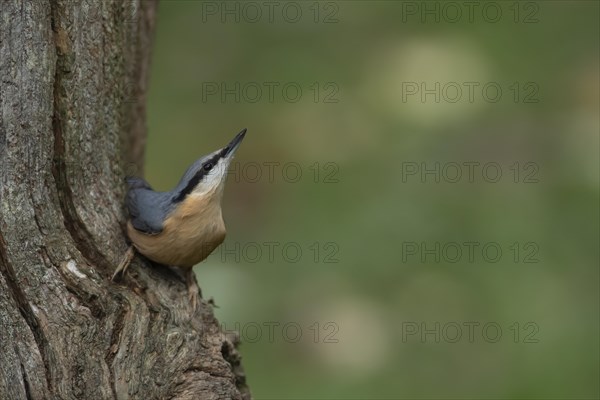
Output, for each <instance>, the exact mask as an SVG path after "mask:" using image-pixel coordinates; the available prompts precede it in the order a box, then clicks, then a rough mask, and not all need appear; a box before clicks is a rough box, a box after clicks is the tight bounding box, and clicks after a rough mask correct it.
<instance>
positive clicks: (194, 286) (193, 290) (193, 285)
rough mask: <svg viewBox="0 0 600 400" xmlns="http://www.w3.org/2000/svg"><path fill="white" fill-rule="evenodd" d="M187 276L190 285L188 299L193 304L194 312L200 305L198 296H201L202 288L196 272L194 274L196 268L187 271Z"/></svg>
mask: <svg viewBox="0 0 600 400" xmlns="http://www.w3.org/2000/svg"><path fill="white" fill-rule="evenodd" d="M185 278H186V279H185V280H186V283H187V287H188V299H189V301H190V305H191V306H192V313H194V312H196V308H197V307H198V297H200V298H201V297H202V294H200V288H199V287H198V283H197V282H196V274H194V270H193V269H192V268H190V269H189V270H187V271H186V275H185Z"/></svg>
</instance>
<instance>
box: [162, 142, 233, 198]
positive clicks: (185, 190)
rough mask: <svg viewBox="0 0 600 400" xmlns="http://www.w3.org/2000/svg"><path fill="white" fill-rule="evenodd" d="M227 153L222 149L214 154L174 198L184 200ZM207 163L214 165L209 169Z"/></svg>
mask: <svg viewBox="0 0 600 400" xmlns="http://www.w3.org/2000/svg"><path fill="white" fill-rule="evenodd" d="M224 155H225V152H223V151H220V152H218V153H217V154H215V155H214V156H212V157H211V158H210V159H209V160H208V161H206V162H205V163H204V164H203V166H202V168H200V169H199V170H198V171H197V172H196V174H195V175H194V176H193V177H192V179H190V181H189V182H188V184H187V185H186V187H184V188H183V190H181V192H179V193H178V194H177V196H176V197H175V198H174V199H173V201H174V202H176V203H178V202H180V201H183V199H185V198H186V196H187V195H188V194H190V193H192V191H193V190H194V188H195V187H196V185H198V183H199V182H200V181H201V180H202V178H204V177H205V176H206V174H208V173H209V172H210V170H212V169H213V168H214V167H215V165H217V163H218V162H219V160H220V159H221V158H222V157H223V156H224ZM207 164H211V165H212V167H211V168H209V169H208V170H206V169H204V166H205V165H207Z"/></svg>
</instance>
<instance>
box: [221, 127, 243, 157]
mask: <svg viewBox="0 0 600 400" xmlns="http://www.w3.org/2000/svg"><path fill="white" fill-rule="evenodd" d="M246 130H247V129H246V128H244V129H242V131H241V132H240V133H238V134H237V135H235V137H234V138H233V140H232V141H231V142H229V144H228V145H227V146H225V147H224V148H223V157H227V156H229V155H230V154H232V153H234V152H235V151H236V150H237V148H238V147H239V145H240V144H241V143H242V140H244V136H246Z"/></svg>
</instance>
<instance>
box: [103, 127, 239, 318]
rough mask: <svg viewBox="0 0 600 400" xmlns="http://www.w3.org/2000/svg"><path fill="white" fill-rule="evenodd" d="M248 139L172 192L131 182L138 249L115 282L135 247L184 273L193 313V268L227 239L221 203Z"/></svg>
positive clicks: (195, 167) (209, 158)
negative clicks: (236, 158) (234, 162)
mask: <svg viewBox="0 0 600 400" xmlns="http://www.w3.org/2000/svg"><path fill="white" fill-rule="evenodd" d="M245 135H246V129H244V130H242V131H241V132H240V133H238V134H237V136H236V137H235V138H233V140H232V141H231V142H230V143H229V144H228V145H227V146H225V147H223V148H222V149H219V150H217V151H215V152H213V153H210V154H208V155H206V156H203V157H201V158H200V159H198V160H197V161H196V162H194V164H192V166H190V167H189V168H188V170H187V171H186V173H185V174H184V175H183V178H181V181H179V184H178V185H177V186H176V187H175V189H173V190H171V191H169V192H156V191H154V190H153V189H152V188H151V187H150V185H149V184H148V183H147V182H146V181H145V180H143V179H141V178H129V179H128V180H127V181H128V183H129V191H128V192H127V197H126V200H125V203H126V206H127V208H128V210H129V221H128V222H127V234H128V236H129V239H131V242H132V244H133V246H131V247H129V249H128V250H127V253H126V255H125V257H124V259H123V261H122V262H121V264H119V266H118V267H117V269H116V271H115V273H114V275H113V279H114V278H115V277H116V276H117V275H118V274H120V273H125V271H126V270H127V267H128V266H129V264H130V263H131V260H132V259H133V256H134V247H135V249H136V250H137V251H139V252H140V253H141V254H143V255H144V256H146V257H147V258H149V259H150V260H152V261H155V262H157V263H159V264H163V265H168V266H176V267H180V268H182V269H184V270H185V272H186V281H187V286H188V293H189V298H190V301H191V303H192V308H193V309H195V308H196V303H197V300H198V286H197V284H196V279H195V277H194V272H193V270H192V267H193V266H194V265H196V264H198V263H199V262H200V261H202V260H204V259H205V258H206V257H208V255H209V254H210V253H211V252H212V251H213V250H214V249H215V248H216V247H217V246H219V245H220V244H221V243H222V242H223V240H224V239H225V224H224V223H223V217H222V215H221V198H222V196H223V188H224V186H225V181H226V179H227V168H228V167H229V164H230V163H231V160H232V159H233V155H234V154H235V151H236V150H237V148H238V147H239V145H240V143H241V142H242V139H244V136H245Z"/></svg>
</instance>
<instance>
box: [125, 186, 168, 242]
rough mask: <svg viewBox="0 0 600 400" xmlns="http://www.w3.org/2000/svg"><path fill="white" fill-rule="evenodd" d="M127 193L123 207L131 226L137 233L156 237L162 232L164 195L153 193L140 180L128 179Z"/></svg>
mask: <svg viewBox="0 0 600 400" xmlns="http://www.w3.org/2000/svg"><path fill="white" fill-rule="evenodd" d="M127 182H128V183H129V191H128V192H127V197H126V198H125V205H126V206H127V209H128V211H129V218H130V220H131V224H132V225H133V227H134V228H135V229H137V230H138V231H141V232H144V233H146V234H149V235H156V234H159V233H160V232H162V230H163V221H164V220H165V217H166V212H165V209H164V207H163V203H164V199H163V197H164V193H160V192H155V191H154V190H152V188H151V187H150V185H149V184H148V183H147V182H146V181H144V180H143V179H140V178H128V180H127Z"/></svg>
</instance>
